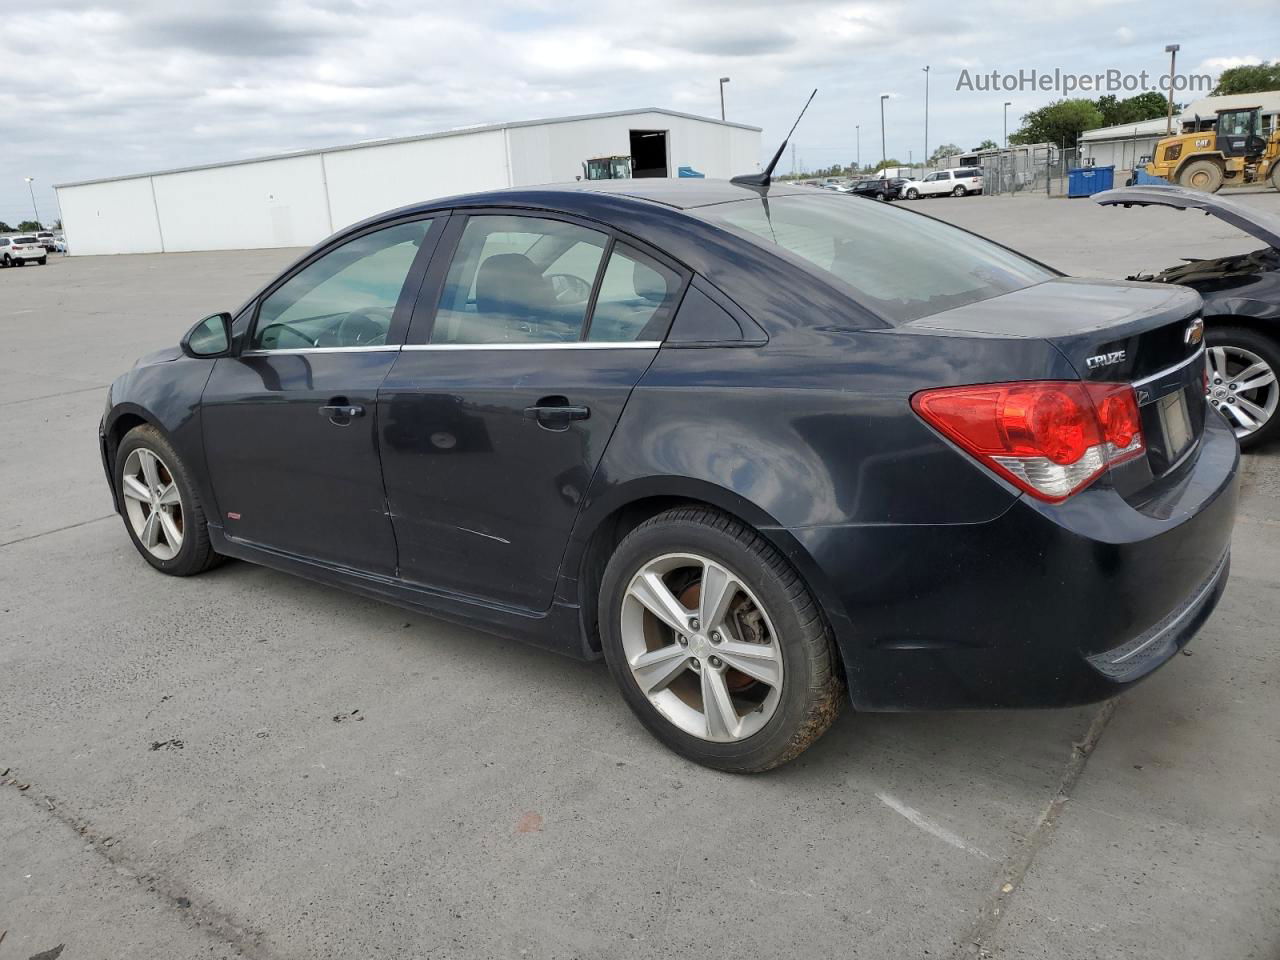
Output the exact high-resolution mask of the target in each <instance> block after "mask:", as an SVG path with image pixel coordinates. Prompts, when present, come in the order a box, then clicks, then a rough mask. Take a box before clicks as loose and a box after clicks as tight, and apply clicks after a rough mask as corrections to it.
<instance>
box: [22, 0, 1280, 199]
mask: <svg viewBox="0 0 1280 960" xmlns="http://www.w3.org/2000/svg"><path fill="white" fill-rule="evenodd" d="M1240 2H1242V3H1244V4H1245V5H1248V4H1249V3H1254V4H1255V5H1256V6H1259V9H1263V10H1267V9H1269V6H1268V4H1271V3H1273V2H1274V0H1240ZM1140 6H1141V5H1140V4H1139V3H1138V2H1137V0H1040V2H1038V3H1034V4H1028V3H1026V2H1025V0H983V2H978V3H972V4H956V3H954V2H951V0H836V2H818V0H778V2H770V0H699V2H698V3H689V2H687V0H646V2H645V3H644V4H643V5H642V6H641V7H637V5H636V4H635V2H634V0H593V2H592V3H586V4H566V3H564V2H563V0H486V2H483V3H469V4H459V3H457V2H456V0H449V2H445V0H182V2H174V0H57V2H56V3H29V4H18V5H16V6H11V7H7V8H6V9H5V13H4V17H3V20H2V21H0V22H2V24H3V25H2V26H0V63H4V64H5V83H4V91H5V96H3V97H0V131H3V132H4V142H5V149H4V150H3V151H0V220H6V221H8V222H10V223H13V222H14V221H15V220H17V219H21V218H23V217H26V216H28V215H29V210H30V197H29V196H28V194H27V189H26V184H25V183H24V182H23V180H22V178H23V177H24V176H35V177H36V178H37V180H36V187H37V201H38V203H39V205H40V208H41V210H42V211H46V212H47V211H49V210H51V209H53V207H54V199H53V193H52V191H51V190H50V185H51V184H52V183H55V182H59V181H67V180H80V179H88V178H93V177H100V176H112V175H119V174H127V173H135V172H141V171H145V170H152V169H163V168H167V167H174V166H182V165H186V164H197V163H207V162H211V161H217V160H228V159H236V158H243V157H250V156H255V155H259V154H264V153H276V152H285V151H289V150H297V149H307V148H314V147H322V146H331V145H335V144H340V143H346V142H354V141H357V140H366V139H375V138H381V137H395V136H406V135H411V134H415V133H423V132H429V131H433V130H442V129H448V128H453V127H460V126H465V125H471V124H478V123H493V122H499V121H503V120H521V119H532V118H536V117H548V116H556V115H564V114H576V113H591V112H596V111H606V110H617V109H622V108H627V107H637V106H668V107H674V108H677V109H681V110H684V111H687V112H690V113H697V114H702V115H706V116H716V115H718V114H719V109H720V105H719V86H718V84H717V80H718V78H719V77H722V76H728V77H731V78H732V80H731V82H730V83H729V84H728V85H726V87H725V100H726V107H727V109H728V114H729V117H730V119H739V120H743V121H747V122H751V123H754V124H757V125H759V126H762V127H764V135H763V138H762V144H761V149H762V152H763V153H765V154H769V153H772V151H773V149H774V147H775V145H776V144H777V142H778V141H779V140H780V139H781V137H782V136H783V134H785V132H786V130H787V128H788V127H789V126H790V124H791V121H792V120H793V119H794V118H795V114H796V112H797V111H798V110H799V108H800V105H801V103H803V101H804V98H805V97H806V96H807V95H808V92H809V90H811V89H812V88H813V87H818V88H819V94H818V97H817V99H816V100H814V103H813V106H812V108H811V109H810V111H809V113H808V114H807V115H806V117H805V120H804V122H803V123H802V124H801V127H800V129H799V130H798V131H797V133H796V139H795V143H796V147H797V154H798V155H800V156H801V157H803V158H804V159H805V160H806V161H807V162H808V163H810V164H811V165H815V166H816V165H818V164H830V163H834V162H837V161H839V162H848V161H850V160H852V159H853V158H854V156H855V153H856V151H857V150H858V133H857V130H858V128H860V129H861V140H862V148H863V149H862V159H863V160H864V161H865V160H868V159H870V158H871V157H872V155H873V154H874V155H875V156H878V155H879V143H878V141H879V139H880V131H879V124H880V104H879V94H880V93H881V92H882V91H884V90H893V91H895V96H894V99H893V100H891V101H890V102H889V104H888V105H887V109H886V131H885V139H886V141H887V151H888V153H890V154H894V155H897V156H900V157H903V158H905V157H906V156H907V154H908V152H910V151H914V154H915V155H916V156H917V157H918V156H920V154H921V153H922V151H923V149H924V88H925V82H926V78H925V75H924V74H923V72H922V71H921V68H922V67H923V66H924V65H925V64H931V65H932V71H931V73H930V75H929V78H928V82H929V84H930V91H931V99H930V114H929V141H930V143H931V144H934V145H936V144H938V143H945V142H953V143H958V144H961V145H964V146H971V145H972V144H975V143H978V142H979V141H981V140H982V139H984V138H985V137H991V138H993V139H997V140H998V139H1000V136H1001V122H1002V120H1001V103H1002V102H1003V101H1004V100H1007V99H1014V100H1016V101H1017V102H1018V107H1019V110H1020V111H1025V110H1030V109H1034V108H1035V107H1037V106H1040V105H1041V104H1042V103H1043V102H1044V101H1046V100H1048V99H1051V98H1052V96H1051V95H1040V94H1034V93H1023V94H1019V95H1017V96H1010V95H1004V94H990V95H983V94H976V93H957V92H956V79H957V77H958V75H959V72H960V70H961V69H963V68H967V69H969V70H971V71H973V70H987V71H989V70H993V69H999V70H1001V71H1016V70H1018V69H1021V68H1031V67H1036V68H1039V69H1041V70H1045V69H1049V70H1052V69H1053V68H1055V67H1060V68H1061V69H1063V70H1066V71H1072V72H1077V73H1083V72H1093V71H1097V70H1105V69H1108V68H1111V67H1117V68H1120V69H1122V70H1125V71H1132V72H1137V71H1138V70H1142V69H1147V70H1149V71H1150V72H1151V73H1152V74H1160V73H1162V72H1163V71H1165V70H1167V68H1168V60H1167V56H1166V55H1165V54H1164V53H1163V45H1164V43H1165V42H1166V41H1165V40H1164V39H1163V35H1167V36H1169V37H1175V38H1177V37H1194V38H1195V40H1194V44H1193V43H1191V42H1184V44H1183V51H1182V53H1181V55H1180V58H1181V57H1185V58H1186V60H1187V62H1191V61H1192V60H1193V59H1194V58H1196V57H1199V56H1202V55H1210V54H1213V55H1214V56H1212V57H1210V59H1208V60H1206V63H1212V64H1213V66H1212V67H1207V68H1205V69H1204V72H1215V73H1216V72H1218V71H1220V70H1221V69H1222V68H1223V67H1225V66H1229V65H1233V64H1235V63H1237V62H1258V61H1260V60H1262V59H1264V58H1263V57H1261V56H1254V55H1253V54H1254V50H1257V49H1258V46H1262V47H1266V46H1274V45H1275V44H1274V43H1263V44H1259V45H1257V46H1254V43H1252V42H1251V46H1254V50H1249V51H1246V53H1247V54H1248V56H1245V55H1243V54H1240V53H1239V52H1238V51H1239V49H1240V44H1239V34H1240V32H1241V27H1240V26H1239V19H1238V18H1236V19H1235V20H1232V21H1230V22H1228V20H1227V19H1225V18H1224V19H1222V20H1221V21H1219V20H1215V19H1209V20H1205V19H1204V18H1203V16H1202V15H1201V14H1200V12H1199V11H1197V10H1191V9H1187V10H1185V11H1184V10H1181V9H1179V7H1180V6H1185V5H1172V6H1169V7H1166V8H1162V10H1161V16H1160V29H1161V33H1162V37H1161V38H1157V39H1156V40H1154V41H1149V40H1148V39H1147V34H1146V30H1145V27H1144V28H1143V29H1141V30H1138V29H1136V28H1135V29H1134V30H1130V29H1129V28H1127V27H1124V26H1120V24H1122V23H1124V22H1125V21H1126V20H1127V21H1128V22H1130V23H1138V21H1136V20H1134V19H1133V18H1134V17H1135V16H1137V14H1138V11H1139V10H1140ZM1100 22H1101V23H1104V24H1107V26H1104V27H1101V28H1100V27H1099V26H1098V24H1099V23H1100ZM1253 24H1254V28H1251V29H1254V33H1252V34H1251V37H1253V38H1254V40H1255V41H1256V40H1257V38H1258V37H1259V36H1261V34H1259V33H1258V32H1257V30H1259V29H1265V28H1266V27H1267V24H1268V21H1266V20H1265V18H1258V19H1256V20H1255V21H1253ZM1272 29H1274V28H1272ZM1148 43H1150V48H1149V49H1148V48H1147V44H1148ZM1180 62H1181V59H1180ZM1010 120H1011V121H1012V111H1011V115H1010ZM873 141H874V142H875V146H874V148H873V147H872V146H871V144H872V143H873ZM788 160H789V158H788Z"/></svg>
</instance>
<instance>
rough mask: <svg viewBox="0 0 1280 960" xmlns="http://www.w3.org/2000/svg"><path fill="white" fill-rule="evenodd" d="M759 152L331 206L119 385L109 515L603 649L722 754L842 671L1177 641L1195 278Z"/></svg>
mask: <svg viewBox="0 0 1280 960" xmlns="http://www.w3.org/2000/svg"><path fill="white" fill-rule="evenodd" d="M765 181H766V182H765V183H763V184H757V185H751V184H746V185H741V184H736V183H726V182H717V181H699V182H696V183H695V182H689V181H680V182H676V181H667V180H628V181H609V182H599V183H590V184H586V183H584V184H578V185H574V186H570V187H547V188H531V189H517V190H509V191H500V192H493V193H486V194H478V195H473V196H466V197H458V198H451V199H445V200H438V201H433V202H430V203H424V204H421V205H418V206H413V207H407V208H404V209H400V210H396V211H393V212H390V213H387V214H384V215H381V216H378V217H374V218H372V219H370V220H367V221H365V222H363V223H359V224H357V225H355V226H352V227H349V228H347V229H345V230H343V231H341V232H340V233H338V234H336V235H335V236H333V237H331V238H330V239H328V240H326V241H324V242H323V243H321V244H320V245H319V246H317V247H316V248H315V249H313V250H312V251H310V252H309V253H307V254H306V255H305V256H304V257H302V258H301V259H300V260H298V261H297V262H296V263H295V264H294V265H293V266H291V267H290V268H289V269H288V270H286V271H285V272H284V273H283V274H282V275H281V276H280V277H278V278H277V279H275V280H273V281H272V282H271V283H270V284H268V285H267V286H266V287H264V288H263V289H262V290H260V291H258V292H257V293H255V294H254V295H253V296H252V297H251V298H250V299H249V300H248V302H247V303H246V304H245V305H244V306H243V307H241V308H240V309H239V310H238V311H237V312H236V313H235V314H234V315H232V314H229V313H224V314H215V315H212V316H209V317H207V318H206V319H204V320H202V321H201V322H199V323H198V324H196V326H195V327H193V328H192V329H191V330H190V332H188V333H187V335H186V336H185V337H184V338H183V340H182V342H181V344H180V346H178V347H175V348H173V349H168V350H163V351H161V352H159V353H156V354H153V355H151V356H149V357H146V358H144V359H142V360H141V361H139V363H138V364H137V365H136V366H135V367H134V368H133V369H132V370H131V371H129V372H128V373H126V374H125V375H124V376H122V377H121V378H120V379H118V380H117V381H116V382H115V383H114V384H113V385H112V387H111V390H110V395H109V397H108V401H107V409H106V412H105V415H104V416H103V419H102V424H101V430H100V441H101V451H102V457H103V462H104V464H105V466H106V471H107V476H108V479H109V481H110V487H111V493H112V495H113V497H114V498H115V503H116V506H117V509H118V510H119V512H120V514H121V516H122V517H123V520H124V526H125V529H126V531H127V532H128V535H129V536H130V537H131V538H132V540H133V542H134V544H135V546H136V547H137V549H138V552H139V553H140V554H141V556H142V557H143V559H145V560H146V561H147V562H148V563H150V564H151V565H152V566H153V567H155V568H156V569H158V570H160V571H162V572H164V573H169V574H173V575H179V576H185V575H189V574H195V573H199V572H201V571H203V570H207V569H208V568H209V567H211V566H212V565H213V564H215V563H216V562H218V561H219V560H220V559H222V558H224V557H235V558H239V559H241V560H248V561H252V562H255V563H261V564H265V565H268V566H271V567H275V568H277V569H280V570H284V571H288V572H291V573H295V574H298V575H301V576H304V577H309V578H311V579H313V580H316V581H319V582H321V583H325V584H330V585H334V586H339V587H343V588H346V589H350V590H354V591H357V592H359V593H362V594H365V595H368V596H373V597H377V598H380V599H383V600H386V601H388V602H391V603H396V604H400V605H402V606H404V607H408V608H410V609H413V610H417V611H421V612H423V613H427V614H430V615H433V616H437V617H442V618H445V619H448V620H453V621H457V622H462V623H466V624H470V625H472V626H475V627H479V628H481V629H484V630H489V631H492V632H496V633H500V634H503V635H507V636H510V637H514V638H518V639H522V640H526V641H529V642H532V643H535V644H538V645H540V646H543V647H545V648H548V649H549V650H553V651H556V652H559V653H563V654H568V655H570V656H573V657H579V658H587V659H591V658H598V657H601V656H603V658H604V659H605V660H606V661H607V663H608V665H609V668H610V670H611V671H612V673H613V675H614V677H615V679H616V681H617V684H618V687H619V689H620V690H621V693H622V696H623V698H624V699H625V700H626V702H627V703H628V704H629V706H630V707H631V708H632V710H634V711H635V713H636V715H637V716H638V717H639V719H640V721H641V722H642V723H643V724H644V725H645V726H646V727H648V729H649V730H651V731H652V732H653V733H654V735H656V736H657V737H658V738H659V739H660V740H662V741H663V742H664V743H666V744H667V745H668V746H670V747H671V748H672V749H674V750H675V751H677V752H679V753H680V754H682V755H684V756H686V757H688V758H691V759H693V760H695V761H697V762H699V763H703V764H707V765H709V766H713V767H717V768H720V769H724V770H731V771H743V772H745V771H759V770H764V769H767V768H770V767H774V766H776V765H778V764H780V763H783V762H784V761H786V760H788V759H790V758H792V757H794V756H796V755H797V754H798V753H800V752H801V751H802V750H804V749H805V748H806V747H807V746H808V745H809V744H811V743H812V742H813V741H814V740H815V739H816V738H817V737H818V736H820V735H821V734H822V732H823V731H824V730H826V729H827V727H828V726H829V725H830V724H831V722H832V720H833V718H834V717H835V716H836V714H837V712H838V711H839V709H840V708H841V706H842V705H843V704H844V702H845V701H846V700H848V701H850V702H851V703H852V705H853V707H854V708H856V709H858V710H913V709H937V708H962V707H970V708H974V707H977V708H988V707H1029V706H1055V705H1066V704H1075V703H1082V702H1087V701H1092V700H1097V699H1100V698H1105V697H1108V696H1111V695H1113V694H1115V693H1117V692H1119V691H1121V690H1124V689H1125V688H1126V687H1128V686H1129V685H1130V684H1133V683H1134V682H1136V681H1138V680H1139V679H1141V678H1142V677H1144V676H1146V675H1147V674H1149V673H1150V672H1151V671H1152V670H1154V669H1156V668H1157V667H1158V666H1159V665H1160V664H1162V663H1164V662H1166V661H1167V660H1168V659H1169V658H1170V657H1171V656H1172V655H1173V654H1174V653H1175V652H1176V651H1177V650H1178V649H1179V648H1180V647H1181V646H1182V645H1183V644H1185V643H1186V642H1187V641H1188V640H1189V639H1190V638H1191V636H1192V635H1193V634H1194V633H1195V632H1196V631H1197V630H1198V629H1199V627H1200V626H1201V624H1203V622H1204V621H1205V619H1206V618H1207V617H1208V616H1209V615H1210V613H1211V611H1212V610H1213V608H1214V606H1215V604H1216V603H1217V601H1218V598H1219V597H1220V595H1221V593H1222V590H1223V588H1224V586H1225V584H1226V580H1227V570H1228V563H1229V547H1230V537H1231V526H1232V518H1233V514H1234V511H1235V503H1236V487H1237V481H1236V472H1237V463H1238V450H1237V446H1236V440H1235V437H1234V436H1233V434H1232V430H1231V428H1230V427H1229V426H1228V425H1227V424H1226V423H1225V422H1224V420H1223V419H1222V417H1221V416H1220V415H1219V414H1218V413H1216V412H1214V411H1213V410H1211V409H1209V408H1208V407H1207V405H1206V403H1205V399H1204V383H1203V375H1204V374H1203V370H1204V363H1203V350H1204V348H1203V345H1202V343H1201V339H1202V336H1203V325H1202V323H1201V320H1200V317H1199V313H1200V297H1199V296H1198V295H1197V294H1196V293H1195V292H1194V291H1191V290H1189V289H1186V288H1185V287H1178V286H1169V285H1156V284H1144V283H1128V282H1109V281H1099V280H1079V279H1071V278H1067V277H1064V276H1062V275H1060V274H1058V273H1057V272H1055V271H1053V270H1051V269H1049V268H1047V267H1045V266H1043V265H1041V264H1039V263H1036V262H1033V261H1031V260H1028V259H1026V258H1025V257H1022V256H1020V255H1018V254H1016V253H1014V252H1012V251H1010V250H1008V249H1006V248H1004V247H1001V246H999V245H997V244H994V243H992V242H989V241H987V240H984V239H982V238H980V237H977V236H974V235H971V234H968V233H965V232H964V231H961V230H958V229H956V228H954V227H951V226H948V225H946V224H943V223H941V222H939V221H937V220H934V219H932V218H930V217H927V216H922V215H920V214H918V213H915V212H913V211H909V210H902V209H898V208H896V207H894V206H891V205H888V204H868V203H853V202H850V201H849V199H848V198H847V197H841V196H836V195H833V194H828V193H818V192H815V191H810V190H803V189H788V188H785V187H779V186H777V185H774V186H769V185H768V183H767V178H765Z"/></svg>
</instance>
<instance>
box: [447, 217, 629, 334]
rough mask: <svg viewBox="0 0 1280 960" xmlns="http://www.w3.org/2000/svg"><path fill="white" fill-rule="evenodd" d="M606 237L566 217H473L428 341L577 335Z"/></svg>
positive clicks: (589, 297) (606, 240) (582, 324)
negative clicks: (550, 218) (564, 219)
mask: <svg viewBox="0 0 1280 960" xmlns="http://www.w3.org/2000/svg"><path fill="white" fill-rule="evenodd" d="M608 242H609V238H608V236H607V235H606V234H603V233H600V232H598V231H595V230H588V229H586V228H585V227H579V226H576V225H574V224H571V223H565V222H564V221H561V220H549V219H546V218H542V217H522V216H506V215H496V216H490V215H481V216H473V217H471V218H470V219H469V220H468V221H467V225H466V227H465V228H464V229H463V231H462V237H461V239H460V240H459V241H458V249H457V250H456V251H455V253H454V255H453V261H452V263H450V265H449V273H448V276H447V277H446V279H445V284H444V289H443V290H442V291H441V292H440V303H439V307H438V309H437V311H436V318H435V323H434V325H433V326H432V329H431V342H432V343H442V344H485V343H492V344H497V343H563V342H572V341H576V340H578V339H579V337H581V335H582V330H583V327H584V325H585V323H586V317H587V308H588V306H589V305H590V301H591V291H592V288H593V287H594V285H595V278H596V274H597V273H598V272H599V270H600V262H601V260H603V259H604V251H605V247H606V246H607V245H608Z"/></svg>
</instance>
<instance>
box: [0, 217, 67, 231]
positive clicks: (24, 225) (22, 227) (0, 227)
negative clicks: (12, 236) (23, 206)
mask: <svg viewBox="0 0 1280 960" xmlns="http://www.w3.org/2000/svg"><path fill="white" fill-rule="evenodd" d="M61 229H62V221H61V220H59V221H57V222H56V223H54V225H53V226H52V227H46V226H45V225H44V224H42V223H41V222H40V221H39V220H23V221H22V222H21V223H20V224H18V225H17V226H16V227H11V226H9V225H8V224H7V223H5V222H4V221H3V220H0V233H35V232H36V231H37V230H61Z"/></svg>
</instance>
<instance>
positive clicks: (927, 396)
mask: <svg viewBox="0 0 1280 960" xmlns="http://www.w3.org/2000/svg"><path fill="white" fill-rule="evenodd" d="M911 407H912V409H914V410H915V412H916V413H917V414H919V415H920V417H921V418H923V419H924V420H925V422H927V423H929V424H930V425H932V426H933V427H934V428H936V429H937V430H938V431H939V432H941V433H942V434H944V435H945V436H947V437H949V438H950V439H951V440H953V441H955V443H956V444H958V445H959V446H960V447H961V448H962V449H964V450H965V451H967V452H968V453H970V454H972V455H973V456H975V457H977V458H978V460H980V461H982V462H983V463H984V464H986V465H987V466H988V467H990V468H991V469H993V470H995V471H996V472H997V473H999V474H1000V475H1001V476H1003V477H1005V478H1006V479H1008V480H1009V481H1011V482H1012V483H1013V484H1014V485H1015V486H1017V487H1018V488H1020V489H1022V490H1025V491H1027V493H1030V494H1031V495H1032V496H1035V497H1039V498H1040V499H1041V500H1048V501H1051V502H1057V501H1060V500H1065V499H1066V498H1067V497H1069V496H1071V495H1072V494H1073V493H1076V492H1077V491H1078V490H1081V489H1082V488H1084V487H1085V486H1087V485H1088V484H1089V483H1091V482H1092V481H1093V480H1094V479H1096V478H1097V477H1098V475H1099V474H1101V473H1102V472H1103V471H1104V470H1106V469H1107V467H1109V466H1112V465H1113V464H1117V463H1122V462H1123V461H1125V460H1130V459H1132V458H1133V457H1136V456H1138V455H1139V454H1141V453H1142V451H1143V449H1144V446H1143V442H1142V423H1141V419H1140V417H1139V414H1138V400H1137V397H1135V396H1134V393H1133V388H1132V387H1131V386H1129V385H1128V384H1123V383H1081V382H1078V381H1071V380H1063V381H1057V380H1053V381H1038V382H1027V383H989V384H982V385H980V386H972V387H945V388H941V389H938V390H924V391H921V392H920V393H917V394H916V395H915V396H913V397H912V398H911Z"/></svg>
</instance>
